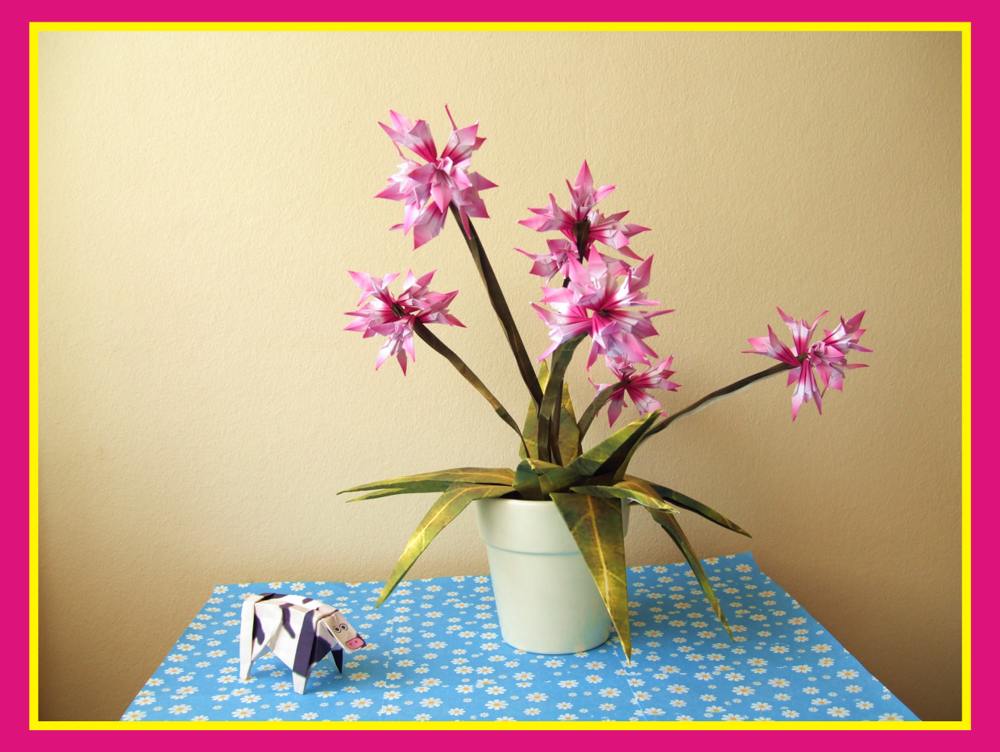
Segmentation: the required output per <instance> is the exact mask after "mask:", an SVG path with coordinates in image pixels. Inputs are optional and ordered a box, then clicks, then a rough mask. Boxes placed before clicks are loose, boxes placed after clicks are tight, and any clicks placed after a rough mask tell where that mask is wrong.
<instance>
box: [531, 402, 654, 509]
mask: <svg viewBox="0 0 1000 752" xmlns="http://www.w3.org/2000/svg"><path fill="white" fill-rule="evenodd" d="M658 416H659V413H658V412H651V413H649V415H647V416H645V417H644V418H640V419H638V420H634V421H632V422H631V423H629V424H628V425H627V426H625V427H624V428H620V429H619V430H618V431H616V432H615V433H613V434H611V435H610V436H609V437H608V438H606V439H605V440H604V441H602V442H601V443H600V444H597V445H596V446H593V447H591V448H590V449H588V450H587V451H586V452H584V453H583V454H581V455H580V456H579V457H577V458H576V459H575V460H573V461H572V462H571V463H569V465H567V466H566V467H561V468H557V469H553V470H550V471H549V472H547V473H544V474H543V475H542V491H543V492H545V493H551V492H552V491H560V490H562V489H564V488H569V487H570V486H572V485H576V484H578V483H580V482H581V481H587V480H589V479H590V478H593V477H595V476H599V475H612V474H613V473H614V471H615V470H616V469H618V468H620V467H621V466H622V462H623V461H624V460H625V459H627V457H628V455H629V453H630V452H631V450H632V449H633V448H634V447H635V446H636V445H637V444H638V442H639V440H640V439H641V438H642V436H643V434H644V433H645V432H646V431H647V430H648V429H649V427H650V426H651V425H652V424H653V421H655V420H656V418H657V417H658Z"/></svg>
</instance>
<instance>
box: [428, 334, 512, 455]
mask: <svg viewBox="0 0 1000 752" xmlns="http://www.w3.org/2000/svg"><path fill="white" fill-rule="evenodd" d="M413 331H414V333H415V334H416V335H417V336H418V337H420V339H422V340H423V341H424V342H426V343H427V344H428V345H429V346H430V347H431V349H432V350H434V351H435V352H437V353H440V354H441V355H443V356H444V357H445V358H446V359H447V360H448V362H449V363H451V364H452V365H453V366H455V370H456V371H458V372H459V373H460V374H462V376H463V377H464V378H465V380H466V381H468V382H469V383H470V384H472V386H474V387H475V388H476V391H477V392H479V393H480V394H481V395H482V396H483V397H484V398H485V399H486V401H487V402H489V403H490V406H491V407H492V408H493V410H494V411H495V412H496V414H497V415H499V416H500V419H501V420H502V421H503V422H504V423H506V424H507V425H508V426H510V427H511V428H513V429H514V433H516V434H517V436H518V438H519V439H520V440H521V444H522V445H523V446H524V451H525V452H527V451H528V447H527V444H525V442H524V436H522V435H521V429H520V427H518V425H517V421H515V420H514V419H513V418H512V417H511V415H510V413H509V412H507V408H505V407H504V406H503V405H502V404H500V400H498V399H497V398H496V397H495V396H494V395H493V392H491V391H490V390H489V389H488V388H487V387H486V384H484V383H483V382H482V380H480V378H479V377H478V376H476V374H475V373H474V372H473V371H472V369H471V368H469V367H468V366H467V365H466V364H465V361H464V360H462V359H461V358H460V357H459V356H458V354H457V353H456V352H455V351H454V350H452V349H451V348H450V347H448V345H446V344H445V343H444V342H442V341H441V340H439V339H438V338H437V335H435V334H434V333H433V332H432V331H431V330H430V329H428V328H427V326H426V325H424V324H423V323H422V322H420V321H416V322H414V324H413Z"/></svg>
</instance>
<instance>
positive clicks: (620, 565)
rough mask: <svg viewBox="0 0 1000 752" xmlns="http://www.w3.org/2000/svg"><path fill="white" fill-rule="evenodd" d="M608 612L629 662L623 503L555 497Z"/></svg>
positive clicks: (603, 499)
mask: <svg viewBox="0 0 1000 752" xmlns="http://www.w3.org/2000/svg"><path fill="white" fill-rule="evenodd" d="M551 496H552V500H553V501H554V502H555V503H556V507H557V508H558V509H559V513H560V514H561V515H562V517H563V520H565V521H566V526H567V527H568V528H569V531H570V533H572V534H573V540H575V541H576V545H577V548H579V549H580V553H581V554H583V560H584V562H586V564H587V569H589V570H590V575H591V577H593V578H594V584H595V585H596V586H597V591H598V593H600V595H601V600H602V601H604V607H605V608H606V609H607V610H608V615H609V616H610V617H611V623H612V624H613V625H614V628H615V632H617V633H618V639H619V640H621V644H622V650H623V651H624V653H625V659H626V660H628V661H631V659H632V638H631V635H630V634H629V622H628V581H627V578H626V574H625V533H624V530H623V526H622V505H621V502H620V501H616V500H614V499H606V498H602V497H599V496H586V495H579V494H564V493H554V494H552V495H551Z"/></svg>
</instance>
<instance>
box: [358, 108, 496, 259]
mask: <svg viewBox="0 0 1000 752" xmlns="http://www.w3.org/2000/svg"><path fill="white" fill-rule="evenodd" d="M445 111H446V112H447V113H448V119H449V120H451V126H452V131H451V135H450V136H449V137H448V143H447V144H446V145H445V148H444V151H442V152H441V154H440V155H438V153H437V146H436V145H435V143H434V137H433V136H432V135H431V129H430V126H428V125H427V122H426V121H425V120H417V121H416V122H412V121H410V120H409V119H408V118H406V117H404V116H402V115H400V114H399V113H398V112H395V111H392V110H390V111H389V118H390V120H391V121H392V124H391V125H386V124H385V123H379V125H380V126H381V127H382V130H384V131H385V132H386V133H387V134H388V136H389V138H390V139H392V141H393V143H394V144H396V149H397V150H398V151H399V154H400V156H402V157H403V158H404V160H405V161H404V162H403V163H402V164H400V165H399V168H398V169H397V170H396V173H395V174H394V175H392V176H391V177H390V178H389V185H387V186H386V187H385V188H384V189H383V190H381V191H380V192H379V193H377V194H376V197H377V198H387V199H389V200H391V201H402V202H403V221H402V222H401V223H400V224H398V225H393V226H392V228H391V229H393V230H397V229H401V230H402V231H403V234H404V235H405V234H406V233H408V232H410V230H413V248H414V249H417V248H419V247H420V246H422V245H423V244H424V243H426V242H427V241H429V240H431V239H432V238H434V237H436V236H437V235H438V234H439V233H440V232H441V228H442V227H443V226H444V222H445V219H446V218H447V215H448V207H449V206H450V205H452V204H454V206H455V207H456V208H457V209H458V214H459V218H460V219H461V222H462V229H463V230H464V231H465V233H466V234H468V233H469V217H481V218H487V217H489V214H488V213H487V211H486V204H484V203H483V200H482V198H481V197H480V195H479V192H480V191H485V190H488V189H490V188H496V187H497V186H496V183H494V182H492V181H491V180H488V179H487V178H484V177H483V176H482V175H480V174H479V173H478V172H469V166H470V164H471V162H472V152H474V151H476V150H477V149H479V147H480V146H482V145H483V142H484V141H485V140H486V139H485V138H481V137H480V136H479V135H478V131H479V123H473V124H472V125H469V126H466V127H465V128H459V127H458V126H456V125H455V121H454V119H452V117H451V112H450V111H449V110H448V108H447V106H446V107H445ZM403 149H409V150H410V151H411V152H413V153H414V154H416V155H417V156H418V157H420V159H422V160H423V162H416V161H414V160H412V159H406V157H405V155H404V154H403V151H402V150H403Z"/></svg>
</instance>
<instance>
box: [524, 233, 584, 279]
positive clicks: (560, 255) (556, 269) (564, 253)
mask: <svg viewBox="0 0 1000 752" xmlns="http://www.w3.org/2000/svg"><path fill="white" fill-rule="evenodd" d="M545 242H546V244H547V245H548V246H549V252H548V253H528V252H527V251H525V250H522V249H521V248H515V249H514V250H515V251H517V252H518V253H523V254H524V255H525V256H527V257H528V258H530V259H531V260H532V261H534V262H535V263H533V264H532V265H531V270H530V272H529V273H530V274H534V275H536V276H538V277H545V279H546V281H551V279H552V278H553V277H554V276H555V275H556V274H566V270H567V268H568V267H567V264H568V263H569V259H570V258H576V256H577V252H576V246H575V245H573V244H572V243H570V242H569V241H568V240H563V239H562V238H556V239H552V240H547V241H545Z"/></svg>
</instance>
